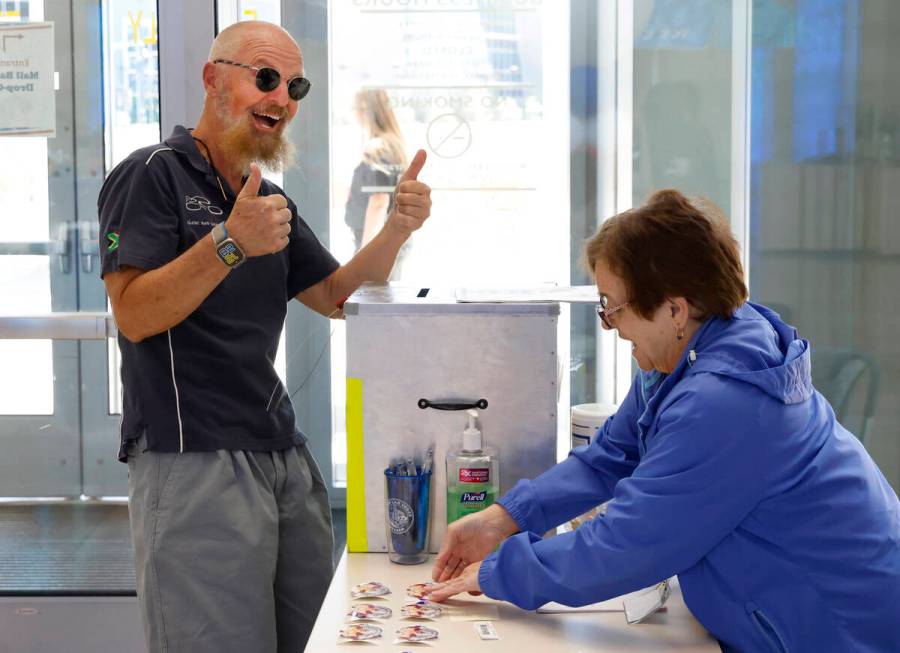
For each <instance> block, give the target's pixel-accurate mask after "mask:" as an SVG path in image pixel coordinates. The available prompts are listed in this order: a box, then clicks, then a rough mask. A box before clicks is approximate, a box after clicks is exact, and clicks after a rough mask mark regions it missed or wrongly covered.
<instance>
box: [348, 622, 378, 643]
mask: <svg viewBox="0 0 900 653" xmlns="http://www.w3.org/2000/svg"><path fill="white" fill-rule="evenodd" d="M381 634H382V631H381V626H376V625H375V624H349V625H347V626H344V627H343V628H342V629H341V637H343V638H344V639H350V640H353V641H355V642H360V641H363V640H366V639H376V638H378V637H381Z"/></svg>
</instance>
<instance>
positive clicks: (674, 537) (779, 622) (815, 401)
mask: <svg viewBox="0 0 900 653" xmlns="http://www.w3.org/2000/svg"><path fill="white" fill-rule="evenodd" d="M692 352H693V353H692ZM641 377H642V374H638V375H637V377H636V378H635V382H634V384H633V385H632V387H631V391H630V392H629V394H628V396H627V398H626V399H625V402H624V403H623V404H622V406H621V407H620V408H619V410H618V412H617V413H616V414H615V415H614V416H613V417H611V418H609V420H607V422H606V423H605V424H604V425H603V427H602V428H601V429H600V431H599V432H598V435H597V436H596V438H595V439H594V441H593V442H592V443H591V444H590V445H587V446H584V447H579V448H577V449H575V450H573V451H572V453H571V455H570V456H569V457H568V458H567V459H566V460H565V461H563V462H561V463H560V464H558V465H557V466H555V467H553V468H552V469H550V470H548V471H547V472H545V473H544V474H542V475H541V476H540V477H538V478H537V479H534V480H531V481H528V480H525V481H520V482H519V483H518V484H517V485H516V486H515V487H514V488H513V489H512V490H511V491H510V492H509V493H508V494H507V495H505V496H504V497H503V498H501V499H500V500H499V501H498V503H500V504H501V505H503V506H504V507H505V508H506V510H507V511H508V512H509V513H510V515H511V516H512V517H513V519H515V521H516V522H517V523H518V525H519V528H520V529H521V531H522V532H521V533H519V534H517V535H514V536H513V537H511V538H509V539H507V540H506V541H505V542H504V543H503V544H502V545H501V546H500V548H499V549H498V550H497V551H496V552H494V553H492V554H491V555H489V556H488V557H487V558H486V559H485V560H484V562H483V564H482V566H481V571H480V572H479V576H478V580H479V583H480V585H481V588H482V591H484V592H485V594H487V595H488V596H490V597H492V598H495V599H502V600H506V601H510V602H511V603H514V604H516V605H518V606H519V607H522V608H526V609H533V608H536V607H538V606H540V605H543V604H544V603H547V602H548V601H558V602H560V603H564V604H567V605H585V604H588V603H593V602H595V601H600V600H604V599H608V598H611V597H614V596H618V595H621V594H625V593H627V592H630V591H633V590H636V589H639V588H641V587H646V586H649V585H652V584H654V583H656V582H658V581H660V580H662V579H664V578H668V577H670V576H673V575H676V574H677V575H678V578H679V582H680V584H681V589H682V593H683V595H684V600H685V602H686V604H687V605H688V607H689V608H690V609H691V611H692V612H693V614H694V615H695V616H696V617H697V619H698V620H699V621H700V623H702V624H703V625H704V626H705V627H706V628H707V630H709V631H710V633H712V635H714V636H715V637H716V638H717V639H718V640H719V642H720V644H721V646H722V649H723V650H725V651H774V652H779V651H791V652H797V651H816V652H817V653H824V652H829V651H836V652H837V651H840V652H841V653H845V652H848V651H856V652H862V651H866V652H869V651H871V652H874V651H878V652H879V653H888V652H891V653H896V652H898V651H900V503H898V500H897V495H896V494H895V493H894V491H893V490H892V488H891V487H890V485H889V484H888V483H887V481H886V480H885V478H884V476H882V474H881V472H880V471H879V470H878V468H877V467H876V465H875V463H874V462H873V461H872V459H871V458H870V457H869V455H868V454H867V453H866V451H865V449H863V447H862V445H861V444H860V442H859V441H858V440H857V438H856V437H854V436H853V435H852V434H851V433H849V432H848V431H847V430H846V429H844V428H843V427H842V426H841V425H840V424H838V423H837V421H835V417H834V412H833V411H832V409H831V406H829V404H828V402H827V401H826V400H825V399H824V398H823V397H822V395H821V394H819V393H818V392H817V391H816V390H815V389H814V388H813V387H812V382H811V379H810V357H809V343H808V342H807V341H806V340H801V339H799V338H798V337H797V332H796V330H794V329H793V328H792V327H790V326H788V325H786V324H784V323H783V322H782V321H781V320H780V319H779V318H778V316H777V315H776V314H775V313H773V312H772V311H770V310H769V309H767V308H765V307H763V306H759V305H755V304H752V303H749V302H748V303H747V304H744V305H743V306H741V307H740V308H739V309H738V310H737V311H736V313H735V315H734V317H733V318H732V319H730V320H723V319H719V318H710V319H709V320H707V321H706V322H705V323H704V324H703V325H702V326H701V328H700V329H699V330H698V331H697V333H695V334H694V337H693V338H692V339H691V341H690V343H689V344H688V346H687V348H686V349H685V353H684V355H683V356H682V358H681V360H680V361H679V363H678V365H677V366H676V368H675V369H674V370H673V372H672V373H671V374H669V375H668V377H665V378H664V379H662V381H661V382H656V383H652V384H647V385H648V388H645V384H643V383H642V378H641ZM645 394H646V399H645V396H644V395H645ZM609 498H612V502H611V503H610V504H609V506H608V508H607V512H606V515H605V516H604V517H601V518H597V519H595V520H594V521H592V522H589V523H588V524H585V525H582V526H581V528H579V529H578V530H576V531H574V532H571V533H567V534H564V535H558V536H556V537H552V538H549V539H542V538H541V536H540V535H538V534H539V533H545V532H546V531H547V530H549V529H551V528H553V527H555V526H557V525H559V524H561V523H563V522H564V521H566V520H568V519H571V518H572V517H574V516H576V515H579V514H581V513H583V512H584V511H586V510H587V509H589V508H591V507H593V506H595V505H597V504H598V503H601V502H603V501H606V500H608V499H609Z"/></svg>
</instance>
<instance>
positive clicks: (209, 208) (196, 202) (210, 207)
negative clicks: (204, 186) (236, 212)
mask: <svg viewBox="0 0 900 653" xmlns="http://www.w3.org/2000/svg"><path fill="white" fill-rule="evenodd" d="M184 208H186V209H187V210H188V211H206V212H207V213H209V214H210V215H222V209H220V208H219V207H218V206H216V205H214V204H212V203H211V202H210V201H209V200H208V199H206V198H205V197H203V195H194V196H193V197H192V196H190V195H185V196H184Z"/></svg>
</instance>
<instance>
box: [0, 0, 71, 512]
mask: <svg viewBox="0 0 900 653" xmlns="http://www.w3.org/2000/svg"><path fill="white" fill-rule="evenodd" d="M3 5H4V6H3V10H4V11H2V12H0V21H2V22H0V24H3V25H7V24H10V23H28V22H40V21H52V22H53V23H54V26H55V29H54V39H55V43H54V47H55V52H56V57H55V70H56V72H57V73H58V84H59V90H58V91H57V92H56V136H55V137H53V138H47V137H44V136H21V137H19V136H3V137H0V151H2V155H0V206H2V207H3V208H2V210H0V311H2V313H3V314H4V315H5V316H12V315H18V316H27V315H43V314H47V313H50V312H52V311H53V312H61V311H74V310H76V309H77V287H78V272H77V269H78V260H77V252H76V247H77V235H76V232H77V217H76V214H75V210H74V207H75V183H74V182H75V169H74V165H75V164H74V162H75V138H74V134H75V116H74V107H73V105H72V80H73V70H72V56H71V53H72V42H71V33H72V30H71V23H72V17H71V13H70V8H69V5H68V3H62V2H51V1H48V2H43V1H42V0H22V1H20V2H16V3H8V2H7V3H3ZM9 5H13V6H9ZM19 42H20V40H19V39H7V41H6V43H7V44H8V45H9V46H10V48H14V47H16V46H15V44H18V43H19ZM7 101H9V100H7ZM0 106H2V105H0ZM0 360H2V361H3V366H4V369H5V370H6V373H5V374H3V375H2V376H0V438H2V441H3V448H4V450H5V451H7V452H15V455H5V456H2V457H0V496H78V495H79V494H80V493H81V455H80V451H79V440H80V438H79V421H80V420H79V415H78V406H79V396H78V391H79V384H78V343H77V342H75V341H72V340H50V339H3V340H0Z"/></svg>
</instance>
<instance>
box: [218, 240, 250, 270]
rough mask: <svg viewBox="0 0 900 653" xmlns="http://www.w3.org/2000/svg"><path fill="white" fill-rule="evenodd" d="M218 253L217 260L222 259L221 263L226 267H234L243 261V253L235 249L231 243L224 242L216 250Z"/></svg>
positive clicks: (235, 246)
mask: <svg viewBox="0 0 900 653" xmlns="http://www.w3.org/2000/svg"><path fill="white" fill-rule="evenodd" d="M216 249H217V251H218V253H219V258H220V259H222V262H223V263H225V265H227V266H228V267H234V266H235V265H237V264H238V263H240V262H241V261H243V260H244V253H243V252H242V251H241V250H239V249H238V248H237V245H235V244H234V243H233V242H228V241H226V242H224V243H222V244H221V245H219V246H218V247H217V248H216Z"/></svg>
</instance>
